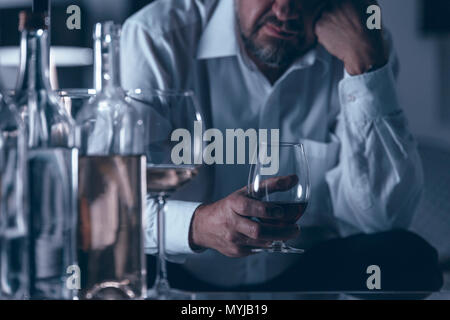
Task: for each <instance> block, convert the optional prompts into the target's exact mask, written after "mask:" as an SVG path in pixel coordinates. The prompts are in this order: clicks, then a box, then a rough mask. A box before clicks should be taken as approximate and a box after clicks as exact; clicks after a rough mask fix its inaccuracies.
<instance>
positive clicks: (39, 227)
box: [15, 12, 78, 299]
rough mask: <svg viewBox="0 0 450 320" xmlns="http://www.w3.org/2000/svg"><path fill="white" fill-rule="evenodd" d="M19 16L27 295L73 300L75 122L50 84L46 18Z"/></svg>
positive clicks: (75, 187) (20, 106)
mask: <svg viewBox="0 0 450 320" xmlns="http://www.w3.org/2000/svg"><path fill="white" fill-rule="evenodd" d="M19 21H20V22H19V30H20V31H21V33H22V36H21V57H20V68H19V77H18V82H17V87H16V97H15V101H16V102H17V105H18V108H19V109H18V110H19V114H20V116H21V118H22V119H23V120H24V123H25V126H26V131H27V146H28V185H29V188H28V193H29V255H30V257H29V260H30V263H29V268H30V270H29V273H30V284H29V285H30V296H31V298H32V299H73V298H75V297H76V295H77V290H76V289H77V288H76V281H74V283H72V282H71V279H72V278H73V274H72V272H71V270H73V269H72V268H73V266H76V212H77V211H76V203H77V202H76V194H77V181H78V180H77V175H78V171H77V170H78V150H77V148H75V144H74V142H75V122H74V121H73V119H72V118H71V116H70V115H69V114H68V113H67V111H66V110H65V109H64V108H63V107H62V105H60V104H59V100H58V97H57V95H56V94H55V93H54V92H53V91H52V89H51V86H50V79H49V44H48V34H49V31H48V26H47V23H48V17H47V16H46V15H45V14H42V13H41V14H36V13H28V12H21V13H20V17H19ZM75 276H76V275H75ZM73 284H75V286H74V285H73Z"/></svg>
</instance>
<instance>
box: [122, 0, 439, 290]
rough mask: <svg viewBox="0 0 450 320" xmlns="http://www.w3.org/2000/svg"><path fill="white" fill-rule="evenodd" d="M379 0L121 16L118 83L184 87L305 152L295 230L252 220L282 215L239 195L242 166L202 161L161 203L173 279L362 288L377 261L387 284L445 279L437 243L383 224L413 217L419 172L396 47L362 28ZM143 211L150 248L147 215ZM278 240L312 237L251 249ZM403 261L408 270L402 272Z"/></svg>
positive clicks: (398, 224)
mask: <svg viewBox="0 0 450 320" xmlns="http://www.w3.org/2000/svg"><path fill="white" fill-rule="evenodd" d="M374 3H375V2H374V1H372V0H340V1H337V0H336V1H333V0H331V1H326V0H221V1H213V0H203V1H200V0H164V1H161V0H160V1H156V2H155V3H153V4H151V5H149V6H148V7H146V8H144V9H143V10H142V11H140V12H139V13H137V14H136V15H134V16H133V17H131V18H130V19H129V20H128V21H127V23H126V24H125V26H124V29H123V41H122V51H123V52H122V58H123V60H122V69H123V70H122V72H123V84H124V87H126V88H152V87H153V88H155V87H156V88H160V89H173V88H175V89H192V90H193V91H194V92H195V93H196V95H197V97H198V100H199V105H200V108H201V110H202V114H203V116H204V118H205V119H206V123H207V124H208V127H212V128H217V129H219V130H221V131H222V132H224V133H225V130H226V129H234V128H242V129H243V130H247V129H249V128H255V129H258V128H268V129H271V128H277V129H280V136H281V141H285V142H301V143H303V144H304V146H305V148H306V152H307V158H308V160H309V163H310V169H311V183H312V191H311V201H310V205H309V208H308V211H307V213H306V214H305V216H304V217H302V219H300V221H299V225H300V226H301V232H300V233H299V230H298V228H297V225H295V224H294V225H292V224H284V227H279V226H278V225H274V224H267V223H263V222H258V221H257V220H256V221H255V219H248V218H251V217H258V218H266V219H278V220H280V221H283V219H287V218H288V217H286V216H285V215H284V216H283V212H281V215H280V212H278V211H277V210H278V209H279V208H276V207H269V206H268V205H266V204H264V203H262V202H259V201H256V200H254V199H250V198H248V197H246V189H245V187H244V186H245V185H246V184H247V177H248V166H244V165H215V166H214V167H211V168H207V169H206V170H205V172H204V174H203V175H201V176H200V177H198V179H197V181H195V182H194V183H193V184H191V185H190V186H189V187H187V188H185V189H184V190H182V191H181V192H180V193H179V194H177V199H178V200H177V201H175V200H173V201H171V202H170V203H169V205H168V211H167V215H166V225H167V229H166V239H167V240H166V249H167V251H168V253H169V254H170V255H171V256H172V259H173V260H175V261H177V262H182V263H183V264H182V266H181V267H180V266H179V267H173V268H175V269H176V270H177V271H176V273H173V272H172V273H171V275H170V277H171V279H173V280H172V283H174V284H176V286H178V287H182V288H185V289H191V290H200V289H205V290H211V289H212V288H213V289H219V290H222V289H224V288H228V289H230V290H238V288H245V289H247V290H250V289H254V290H276V289H279V290H301V289H308V290H312V289H317V290H321V289H327V290H362V289H367V287H366V279H367V277H368V275H367V274H366V269H367V267H368V266H369V265H372V264H378V265H382V266H380V267H381V268H382V270H384V271H383V272H384V274H385V278H384V279H390V280H388V281H387V282H386V283H385V286H384V288H383V289H389V288H390V289H396V290H399V289H405V288H406V287H407V284H406V282H407V281H408V279H410V277H417V276H418V273H417V272H419V271H418V270H419V269H420V268H422V271H423V272H425V275H422V277H423V279H425V283H424V284H423V285H424V286H422V287H420V289H430V288H436V287H438V286H439V285H440V281H441V279H440V275H439V273H438V272H437V271H436V263H437V262H436V261H437V259H436V254H435V252H434V250H433V249H432V248H430V247H429V246H428V245H426V244H425V243H424V242H423V240H421V239H420V238H418V237H416V236H414V235H411V234H409V233H406V232H400V231H399V232H387V233H380V232H383V231H388V230H391V229H393V228H406V227H407V226H408V224H409V223H410V221H411V219H412V217H413V214H414V210H415V208H416V205H417V203H418V201H419V199H420V194H421V191H422V183H423V181H422V180H423V177H422V169H421V163H420V159H419V156H418V153H417V150H416V143H415V141H414V139H413V138H412V136H411V134H410V133H409V130H408V128H407V124H406V119H405V116H404V114H403V112H402V110H401V108H400V106H399V103H398V100H397V95H396V90H395V83H394V72H395V71H396V60H395V55H394V53H393V49H392V47H391V45H390V43H389V41H387V40H386V39H385V38H386V37H384V36H386V34H384V33H383V32H382V31H379V30H369V29H368V28H367V27H366V23H365V22H366V20H367V18H368V15H367V14H366V10H367V7H368V6H369V5H371V4H374ZM181 200H186V201H181ZM277 214H278V215H277ZM148 215H149V216H148V219H149V221H150V222H149V223H148V225H147V231H146V233H147V239H146V240H147V243H146V245H147V247H148V248H150V247H154V244H155V239H156V231H155V226H156V223H155V222H154V219H155V217H154V213H153V212H151V210H149V212H148ZM361 233H363V234H361ZM376 233H379V234H376ZM355 234H361V235H356V236H354V235H355ZM366 234H372V235H366ZM351 235H353V236H352V237H349V238H344V237H348V236H351ZM339 238H341V239H339ZM342 238H344V239H342ZM286 239H291V240H293V242H294V244H295V245H296V246H299V247H307V248H310V250H308V251H307V252H306V254H304V255H279V254H256V255H251V249H252V248H255V247H256V248H258V247H265V246H267V244H268V243H270V241H272V240H286ZM330 239H338V240H330ZM327 240H328V241H327ZM395 256H397V258H394V257H395ZM419 257H420V258H419ZM398 261H404V262H406V261H407V262H406V263H407V265H408V266H409V265H412V267H411V268H412V269H411V271H408V270H410V269H407V268H403V269H404V273H403V276H401V275H399V270H400V269H399V268H400V267H399V265H398V263H397V262H398ZM419 265H420V266H419ZM403 266H404V265H403ZM180 275H181V276H180ZM416 289H417V288H416Z"/></svg>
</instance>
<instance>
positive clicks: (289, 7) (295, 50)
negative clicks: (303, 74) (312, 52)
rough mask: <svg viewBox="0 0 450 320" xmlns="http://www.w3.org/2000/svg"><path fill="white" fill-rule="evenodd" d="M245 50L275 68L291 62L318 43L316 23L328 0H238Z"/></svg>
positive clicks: (239, 26) (240, 28)
mask: <svg viewBox="0 0 450 320" xmlns="http://www.w3.org/2000/svg"><path fill="white" fill-rule="evenodd" d="M235 1H236V2H235V4H236V15H237V21H238V28H239V32H240V34H241V37H242V41H243V43H244V45H245V47H246V50H247V51H248V52H249V53H250V54H251V55H252V56H253V57H254V58H256V59H257V60H258V61H259V62H260V63H262V64H264V65H267V66H269V67H272V68H280V67H285V66H288V65H290V64H291V63H292V62H293V61H294V60H295V59H296V58H298V57H300V56H301V55H303V54H304V53H305V52H306V51H307V50H309V49H310V48H311V47H312V46H314V44H315V43H316V36H315V34H314V24H315V21H316V19H317V17H318V14H319V12H320V9H321V8H322V7H323V4H324V3H325V2H326V0H235Z"/></svg>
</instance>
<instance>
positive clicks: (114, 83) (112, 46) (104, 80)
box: [94, 35, 121, 93]
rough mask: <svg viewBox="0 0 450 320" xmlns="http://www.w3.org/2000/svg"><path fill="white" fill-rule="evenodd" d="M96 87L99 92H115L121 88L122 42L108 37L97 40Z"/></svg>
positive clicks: (95, 60)
mask: <svg viewBox="0 0 450 320" xmlns="http://www.w3.org/2000/svg"><path fill="white" fill-rule="evenodd" d="M94 46H95V49H94V51H95V58H94V86H95V89H96V90H97V92H105V93H107V92H113V91H115V90H117V89H118V88H121V83H120V40H119V38H118V37H115V36H111V35H106V36H102V37H101V38H99V39H95V43H94Z"/></svg>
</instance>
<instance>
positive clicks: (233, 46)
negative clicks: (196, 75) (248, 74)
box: [197, 0, 329, 72]
mask: <svg viewBox="0 0 450 320" xmlns="http://www.w3.org/2000/svg"><path fill="white" fill-rule="evenodd" d="M239 54H241V52H240V44H239V42H238V39H237V36H236V15H235V12H234V0H221V1H219V2H218V4H217V8H216V9H215V10H214V13H213V15H212V17H211V19H210V20H209V22H208V24H207V25H206V28H205V30H204V31H203V34H202V36H201V38H200V42H199V47H198V51H197V59H199V60H202V59H214V58H224V57H230V56H237V55H239ZM243 58H244V61H245V60H246V59H245V57H243ZM316 61H318V62H321V64H322V66H323V67H324V70H323V71H324V72H326V71H327V70H328V61H329V53H328V52H327V51H326V50H325V48H323V47H322V46H321V45H318V46H317V47H315V48H314V49H311V50H310V51H308V52H307V53H306V54H304V55H303V56H301V57H299V58H298V59H297V60H296V61H295V62H294V63H293V64H292V65H291V67H290V68H289V70H296V69H305V68H308V67H311V66H313V65H314V64H315V63H316Z"/></svg>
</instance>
